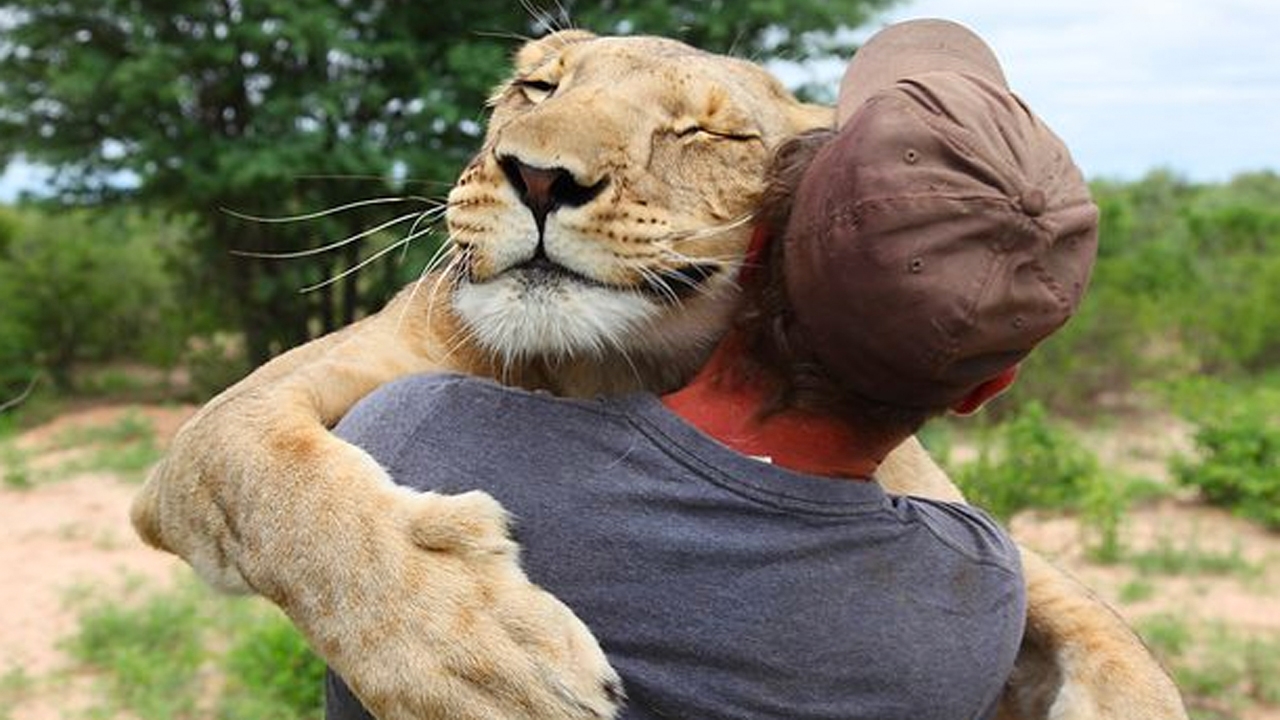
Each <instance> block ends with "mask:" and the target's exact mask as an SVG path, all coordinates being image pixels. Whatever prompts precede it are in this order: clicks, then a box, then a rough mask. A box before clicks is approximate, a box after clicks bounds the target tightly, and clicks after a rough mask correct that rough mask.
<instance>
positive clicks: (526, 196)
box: [499, 155, 606, 233]
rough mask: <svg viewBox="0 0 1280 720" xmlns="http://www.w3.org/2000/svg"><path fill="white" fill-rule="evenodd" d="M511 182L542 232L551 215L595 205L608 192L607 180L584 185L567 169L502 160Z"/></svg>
mask: <svg viewBox="0 0 1280 720" xmlns="http://www.w3.org/2000/svg"><path fill="white" fill-rule="evenodd" d="M499 163H500V164H501V165H502V171H503V172H504V173H505V174H506V176H507V181H508V182H510V183H511V186H512V187H514V188H515V189H516V193H518V194H519V195H520V200H521V201H522V202H524V204H525V206H527V207H528V208H529V210H530V211H531V212H532V213H533V219H534V221H535V222H537V223H538V232H539V233H541V232H542V229H543V227H544V226H545V225H546V222H547V216H548V215H550V214H551V213H553V212H555V211H556V210H558V209H560V208H561V207H576V206H578V205H585V204H586V203H588V202H591V199H592V198H594V197H595V196H596V195H599V194H600V191H601V190H603V189H604V186H605V182H606V181H605V180H601V181H600V182H597V183H596V184H594V185H582V184H580V183H579V182H578V181H577V180H576V179H575V178H574V177H573V173H571V172H569V171H568V170H566V169H564V168H558V167H551V168H541V167H534V166H532V165H528V164H525V163H524V162H522V161H521V160H520V159H519V158H516V157H514V156H510V155H508V156H506V157H503V158H502V159H501V160H499Z"/></svg>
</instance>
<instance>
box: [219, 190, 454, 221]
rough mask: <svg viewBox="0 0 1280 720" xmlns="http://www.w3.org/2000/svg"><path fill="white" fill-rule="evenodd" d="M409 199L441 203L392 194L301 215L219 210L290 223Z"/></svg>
mask: <svg viewBox="0 0 1280 720" xmlns="http://www.w3.org/2000/svg"><path fill="white" fill-rule="evenodd" d="M410 201H418V202H423V203H427V204H428V205H434V206H439V205H441V204H442V203H440V201H439V200H432V199H431V198H428V197H423V196H421V195H394V196H389V197H376V198H366V199H364V200H356V201H355V202H349V203H346V204H345V205H338V206H337V207H331V208H329V209H327V210H318V211H316V212H311V213H303V214H301V215H285V216H281V217H264V216H261V215H250V214H248V213H242V212H240V211H239V210H232V209H231V208H225V207H224V208H221V210H222V212H224V213H226V214H228V215H230V216H231V217H234V218H238V219H240V220H248V221H250V222H260V223H292V222H303V221H305V220H316V219H318V218H322V217H327V216H329V215H337V214H338V213H342V212H346V211H348V210H354V209H356V208H361V207H368V206H370V205H392V204H394V203H403V202H410Z"/></svg>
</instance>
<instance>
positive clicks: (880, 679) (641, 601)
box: [329, 376, 1024, 720]
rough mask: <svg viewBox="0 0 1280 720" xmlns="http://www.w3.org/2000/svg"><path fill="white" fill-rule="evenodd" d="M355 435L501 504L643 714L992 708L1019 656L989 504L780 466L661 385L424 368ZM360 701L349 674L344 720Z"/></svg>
mask: <svg viewBox="0 0 1280 720" xmlns="http://www.w3.org/2000/svg"><path fill="white" fill-rule="evenodd" d="M339 432H340V434H342V435H343V436H344V437H346V438H347V439H349V440H351V441H353V442H355V443H356V444H358V445H361V446H362V447H364V448H366V449H367V450H368V451H369V452H370V453H371V454H373V456H374V457H375V458H376V459H377V460H378V461H379V462H380V463H382V464H383V465H384V466H385V467H387V469H388V470H389V471H390V472H391V475H392V477H393V478H395V479H396V481H397V482H400V483H403V484H407V485H411V486H414V487H416V488H418V489H422V490H433V491H440V492H462V491H466V490H473V489H482V490H485V491H487V492H489V493H490V494H492V495H493V496H494V497H495V498H496V499H497V500H498V501H499V502H501V503H502V504H503V506H504V507H506V508H507V509H508V510H509V511H510V512H511V513H512V515H513V517H514V532H515V535H516V539H517V540H518V541H519V542H520V543H521V545H522V547H523V556H522V557H523V562H524V566H525V568H526V570H527V572H528V575H529V577H530V579H531V580H533V581H534V582H536V583H538V584H540V585H542V586H543V587H545V588H546V589H548V590H549V591H551V592H552V593H554V594H555V595H556V596H558V597H559V598H560V599H561V600H562V601H564V602H565V603H566V604H568V605H569V606H570V607H571V608H572V609H573V610H574V612H576V613H577V614H578V616H579V617H581V618H582V619H583V621H585V622H586V623H587V625H588V626H590V627H591V628H592V630H593V631H594V632H595V633H596V636H597V637H598V638H599V640H600V643H601V645H602V647H603V648H604V649H605V651H606V652H607V653H608V655H609V659H610V661H611V662H612V663H613V665H614V667H615V668H616V669H617V670H618V672H619V673H620V674H621V675H622V677H623V680H624V682H625V683H626V687H627V692H628V695H629V697H630V701H629V707H628V709H627V711H626V713H625V717H627V718H635V719H640V718H646V719H647V718H699V719H706V718H726V719H727V718H733V719H734V720H744V719H748V718H788V719H802V718H833V719H834V718H840V719H842V720H846V719H848V718H857V717H866V718H877V719H878V720H885V719H889V718H904V719H906V718H910V719H911V720H927V719H928V718H939V720H957V719H960V718H969V717H982V716H983V713H984V712H986V711H987V710H988V709H989V708H991V707H993V706H994V702H995V699H996V697H997V695H998V693H999V691H1000V688H1001V686H1002V685H1003V680H1004V678H1005V677H1006V676H1007V675H1008V672H1009V670H1010V668H1011V666H1012V662H1013V658H1014V656H1015V654H1016V652H1017V648H1018V643H1019V638H1020V636H1021V630H1022V621H1023V617H1024V596H1023V585H1022V580H1021V577H1020V575H1019V568H1018V560H1017V551H1016V548H1015V547H1014V546H1013V544H1012V542H1011V541H1009V539H1008V538H1007V537H1006V536H1004V535H1003V533H1001V532H1000V531H999V529H998V528H997V527H996V526H995V525H994V524H993V523H992V522H991V521H990V520H989V519H987V518H986V516H985V515H983V514H982V513H980V512H978V511H975V510H972V509H970V508H966V507H960V506H952V505H946V504H938V503H929V502H924V501H918V500H913V499H903V498H891V497H888V496H886V495H885V494H884V493H883V492H882V491H881V489H880V488H879V486H878V485H876V484H874V483H870V482H861V481H856V480H838V479H827V478H817V477H812V476H805V475H799V474H795V473H791V472H788V471H786V470H783V469H780V468H776V467H772V466H770V465H767V464H765V463H762V462H759V461H757V460H753V459H750V458H747V457H745V456H742V455H739V454H737V453H735V452H733V451H731V450H729V449H728V448H725V447H724V446H722V445H720V444H718V443H716V442H714V441H712V440H710V439H709V438H707V437H706V436H704V435H702V434H701V433H699V432H698V431H697V430H695V429H693V428H692V427H691V426H689V425H687V424H685V423H683V422H682V421H681V420H680V419H679V418H677V417H676V416H674V415H672V414H671V413H670V412H668V411H667V410H666V409H665V408H663V406H662V405H661V403H660V402H659V401H658V400H657V399H656V398H654V397H652V396H647V395H643V396H634V397H631V398H627V399H623V400H601V401H594V402H583V401H565V400H561V399H556V398H552V397H550V396H546V395H538V394H530V393H523V392H520V391H513V390H511V389H509V388H501V387H499V386H496V385H493V384H490V383H486V382H484V381H479V380H475V379H464V378H456V377H442V376H435V377H426V376H424V377H418V378H411V379H409V380H406V381H402V382H400V383H397V384H395V385H393V386H390V387H388V388H384V389H383V390H382V391H380V392H379V393H377V394H375V395H374V396H372V397H371V398H370V399H369V400H367V401H366V402H365V403H363V404H362V405H360V406H358V407H357V408H356V409H355V410H353V411H352V413H351V414H350V415H349V416H348V417H347V418H346V419H345V420H344V421H343V424H342V425H341V426H340V427H339ZM424 591H427V592H429V589H425V590H424ZM388 613H389V614H392V615H393V614H394V608H388ZM356 710H357V708H355V707H354V704H353V703H352V701H351V698H350V696H349V695H348V694H347V693H346V692H345V689H344V688H342V687H340V686H336V687H334V688H331V694H330V708H329V716H330V717H331V718H346V717H358V716H359V715H358V714H357V713H356V712H355V711H356Z"/></svg>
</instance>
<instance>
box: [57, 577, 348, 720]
mask: <svg viewBox="0 0 1280 720" xmlns="http://www.w3.org/2000/svg"><path fill="white" fill-rule="evenodd" d="M71 602H72V604H73V607H75V608H77V611H78V614H79V627H78V629H77V631H76V633H75V634H74V635H73V636H72V637H70V638H68V639H67V641H66V644H65V646H66V648H67V650H68V651H69V653H70V655H71V656H72V657H73V658H74V659H75V660H76V661H77V662H78V663H79V664H80V665H81V666H83V667H84V668H85V669H88V670H91V671H93V672H95V673H96V674H97V676H98V680H99V682H100V683H101V691H102V693H101V702H100V704H99V706H98V707H97V708H95V709H94V712H96V713H97V714H103V715H107V714H115V713H118V712H120V711H125V712H128V713H130V714H131V715H133V716H135V717H137V718H138V719H139V720H186V719H188V718H191V719H194V718H208V717H216V718H218V719H219V720H250V719H257V718H270V719H271V720H304V719H311V718H319V717H321V716H322V715H323V710H322V701H323V685H322V682H323V672H324V666H323V664H322V663H321V662H320V660H319V659H318V658H316V656H315V655H313V654H312V653H311V651H310V650H309V649H308V648H307V646H306V644H305V642H304V641H303V640H302V638H301V636H300V635H299V634H298V632H297V631H296V630H294V629H293V626H292V625H291V624H289V622H288V620H287V619H286V618H285V617H284V616H283V614H281V613H280V612H279V611H277V610H276V609H275V608H273V607H271V606H269V605H267V604H266V603H265V602H263V601H261V600H256V599H249V598H227V597H223V596H217V595H214V594H213V593H211V592H210V591H208V590H206V589H205V588H204V587H203V586H202V585H200V584H199V583H198V582H196V581H195V580H194V579H191V578H190V577H188V578H186V579H184V580H183V581H180V582H178V583H177V584H175V585H174V586H173V587H172V588H167V589H158V588H155V587H152V586H148V585H144V584H141V583H137V582H133V583H130V584H128V585H126V586H125V587H124V588H122V589H121V590H119V591H117V592H114V593H110V594H108V595H106V596H94V597H91V596H89V594H88V591H87V590H84V589H82V590H80V591H79V593H78V594H77V596H76V597H74V598H73V599H72V600H71ZM211 677H217V678H218V679H219V682H213V683H211V682H210V678H211ZM210 688H216V689H217V692H212V691H211V690H210Z"/></svg>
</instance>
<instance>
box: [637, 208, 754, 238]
mask: <svg viewBox="0 0 1280 720" xmlns="http://www.w3.org/2000/svg"><path fill="white" fill-rule="evenodd" d="M755 219H756V215H755V213H747V214H746V215H743V216H741V217H739V218H736V219H734V220H730V221H729V222H727V223H722V224H720V225H712V226H711V227H705V228H696V229H690V230H673V231H671V232H670V233H667V234H665V235H663V236H661V237H659V238H658V241H659V242H672V243H679V242H690V241H692V240H703V239H706V238H709V237H714V236H716V235H719V234H721V233H726V232H730V231H732V230H739V229H741V228H742V227H743V226H745V225H749V224H751V223H752V222H754V221H755Z"/></svg>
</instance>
